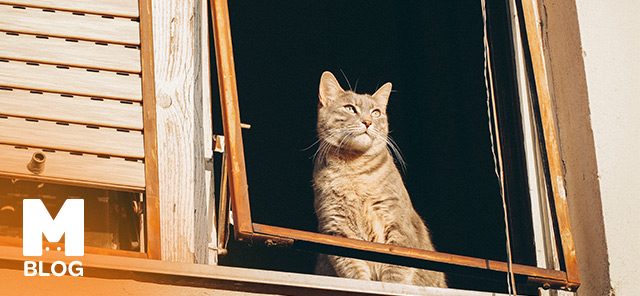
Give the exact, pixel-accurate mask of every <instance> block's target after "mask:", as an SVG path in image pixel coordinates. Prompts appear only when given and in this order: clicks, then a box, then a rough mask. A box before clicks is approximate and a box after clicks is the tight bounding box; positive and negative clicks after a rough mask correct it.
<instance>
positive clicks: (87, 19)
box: [0, 0, 159, 258]
mask: <svg viewBox="0 0 640 296" xmlns="http://www.w3.org/2000/svg"><path fill="white" fill-rule="evenodd" d="M140 1H141V3H139V2H138V0H15V1H12V0H5V1H2V4H0V176H2V177H9V178H22V179H29V180H39V181H46V182H52V183H62V184H70V185H78V186H87V187H98V188H106V189H114V190H121V191H132V192H139V193H144V194H145V203H146V219H147V222H146V223H147V227H146V228H147V231H146V233H147V252H148V254H149V255H148V256H149V257H151V258H158V257H159V247H158V241H159V240H158V236H159V229H158V228H159V227H158V225H159V223H158V222H157V216H158V213H157V186H158V185H157V157H156V134H155V128H156V127H155V109H154V108H155V107H154V105H155V99H154V87H153V56H152V39H151V35H150V34H151V23H150V9H149V7H150V4H149V1H148V0H140ZM34 153H41V154H36V155H44V159H43V160H44V170H42V171H41V172H39V171H37V170H33V169H32V170H29V169H28V168H27V164H28V163H29V162H30V161H31V160H32V158H33V157H34ZM41 157H42V156H41Z"/></svg>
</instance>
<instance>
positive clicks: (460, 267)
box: [210, 0, 580, 291]
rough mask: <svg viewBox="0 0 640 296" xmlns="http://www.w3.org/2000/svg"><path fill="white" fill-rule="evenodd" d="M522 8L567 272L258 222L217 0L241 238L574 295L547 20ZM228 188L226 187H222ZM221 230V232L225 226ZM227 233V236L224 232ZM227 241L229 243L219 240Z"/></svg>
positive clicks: (533, 5)
mask: <svg viewBox="0 0 640 296" xmlns="http://www.w3.org/2000/svg"><path fill="white" fill-rule="evenodd" d="M516 2H517V3H519V4H520V5H521V8H522V11H523V14H524V23H525V31H526V36H527V37H526V38H527V41H528V42H527V43H528V45H529V48H528V51H529V54H530V60H531V63H532V67H533V83H534V84H535V85H534V87H532V88H534V90H535V93H536V97H537V102H534V104H535V105H536V106H535V107H537V108H538V111H539V118H540V121H541V125H542V137H541V139H542V140H541V142H542V143H541V145H542V146H543V147H544V150H545V152H546V158H545V159H544V163H545V164H546V169H547V170H548V172H547V173H548V176H549V180H548V182H549V184H548V186H549V187H550V188H551V193H552V194H551V197H550V199H551V200H550V201H551V204H552V205H553V207H552V216H554V218H555V220H554V222H555V226H556V230H557V231H556V239H557V241H558V242H559V246H561V251H562V252H561V258H560V260H561V261H562V264H563V265H564V269H565V270H554V269H546V268H539V267H535V266H527V265H520V264H513V265H511V266H510V264H508V263H506V262H500V261H494V260H487V259H481V258H474V257H468V256H461V255H453V254H447V253H442V252H435V251H427V250H420V249H413V248H407V247H399V246H392V245H387V244H380V243H373V242H367V241H361V240H356V239H349V238H343V237H336V236H331V235H325V234H320V233H314V232H308V231H300V230H293V229H287V228H282V227H275V226H269V225H263V224H257V223H253V222H252V220H251V211H250V208H249V193H248V185H247V176H246V167H245V159H244V151H243V142H242V131H241V128H242V127H241V125H242V124H241V122H240V113H239V103H238V94H237V86H236V80H235V69H234V61H233V50H232V42H231V31H230V21H229V11H228V6H227V1H226V0H211V1H210V5H211V11H212V22H213V32H214V36H215V42H214V46H215V54H216V62H217V71H218V83H219V88H220V101H221V110H222V121H223V130H224V136H225V137H224V139H225V142H224V145H225V147H224V149H225V154H226V156H225V159H224V160H223V161H224V162H226V165H225V167H226V171H225V172H223V174H227V175H228V186H229V189H228V190H229V199H230V201H229V202H230V204H231V207H232V208H233V221H234V234H235V238H236V239H237V240H239V241H243V242H247V243H251V244H255V243H264V244H266V245H270V246H274V245H277V246H293V247H298V248H304V249H311V250H314V251H321V252H324V253H330V254H335V255H342V256H351V257H355V258H361V259H368V260H372V259H373V256H372V255H375V256H377V257H375V258H376V259H373V260H378V261H383V262H387V263H393V264H402V265H407V266H412V267H418V268H426V269H434V270H441V271H445V272H451V271H453V272H462V273H464V272H465V271H469V270H482V271H486V272H487V274H495V273H498V274H502V275H504V274H505V273H508V272H512V273H513V274H515V275H518V276H523V277H525V278H526V280H527V282H528V283H531V284H532V285H535V286H539V287H544V288H554V289H564V290H568V291H575V290H576V289H577V288H578V287H579V285H580V279H579V275H578V265H577V258H576V252H575V246H574V242H573V236H572V232H571V226H570V221H569V213H568V207H567V194H566V191H565V186H564V176H563V173H562V162H561V158H560V154H559V145H558V140H557V139H558V133H557V131H556V128H555V124H554V117H553V108H552V101H551V96H550V90H549V84H548V76H547V75H548V70H547V69H546V65H545V53H544V50H543V43H542V30H541V27H540V26H539V24H540V15H539V13H538V9H537V7H538V6H537V5H538V3H537V1H536V0H516ZM221 190H225V189H224V188H221ZM219 229H220V228H219ZM219 235H220V233H219ZM220 243H223V244H224V242H219V244H220Z"/></svg>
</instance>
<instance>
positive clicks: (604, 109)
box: [576, 0, 640, 296]
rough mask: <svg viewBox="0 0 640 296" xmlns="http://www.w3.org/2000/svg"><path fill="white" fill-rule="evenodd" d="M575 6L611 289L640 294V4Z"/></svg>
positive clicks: (580, 2)
mask: <svg viewBox="0 0 640 296" xmlns="http://www.w3.org/2000/svg"><path fill="white" fill-rule="evenodd" d="M576 6H577V12H578V21H579V26H580V35H581V39H582V49H583V56H584V64H585V73H586V80H587V88H588V93H589V108H590V111H591V125H592V129H593V136H594V141H595V148H596V159H597V165H598V177H599V181H600V194H601V199H602V211H603V215H604V228H605V229H604V230H605V237H606V244H607V247H608V255H609V271H610V280H611V286H612V287H613V289H614V291H615V295H618V296H620V295H638V288H639V287H640V1H638V0H607V1H597V0H576ZM603 276H604V275H603Z"/></svg>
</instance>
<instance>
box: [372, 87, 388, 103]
mask: <svg viewBox="0 0 640 296" xmlns="http://www.w3.org/2000/svg"><path fill="white" fill-rule="evenodd" d="M389 95H391V82H387V83H385V84H384V85H383V86H381V87H380V88H379V89H378V90H377V91H376V93H374V94H373V95H372V97H373V99H374V100H376V102H378V104H382V105H384V106H387V102H388V101H389Z"/></svg>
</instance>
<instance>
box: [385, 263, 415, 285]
mask: <svg viewBox="0 0 640 296" xmlns="http://www.w3.org/2000/svg"><path fill="white" fill-rule="evenodd" d="M415 272H416V270H415V269H413V268H409V267H404V266H398V265H391V264H383V265H382V268H381V271H380V281H382V282H388V283H399V284H407V285H411V284H413V277H414V276H415Z"/></svg>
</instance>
